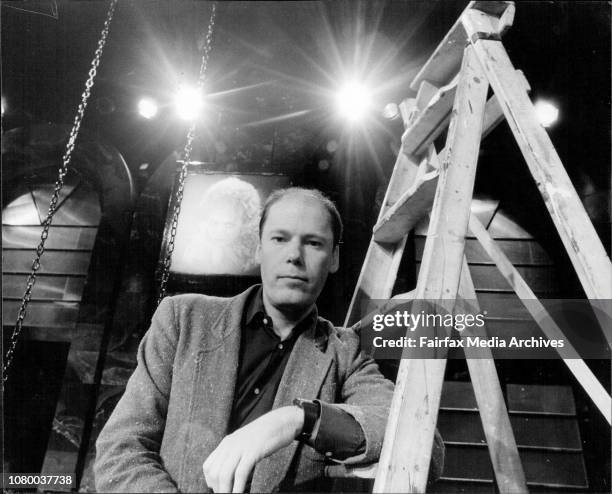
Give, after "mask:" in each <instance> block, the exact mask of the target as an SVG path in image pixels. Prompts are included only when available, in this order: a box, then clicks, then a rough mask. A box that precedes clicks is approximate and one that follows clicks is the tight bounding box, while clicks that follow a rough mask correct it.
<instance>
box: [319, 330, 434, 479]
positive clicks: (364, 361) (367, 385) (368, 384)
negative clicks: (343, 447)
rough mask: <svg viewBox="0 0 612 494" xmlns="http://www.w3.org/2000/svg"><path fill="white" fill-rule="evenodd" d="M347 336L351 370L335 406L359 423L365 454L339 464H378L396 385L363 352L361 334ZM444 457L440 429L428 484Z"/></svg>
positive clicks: (349, 332)
mask: <svg viewBox="0 0 612 494" xmlns="http://www.w3.org/2000/svg"><path fill="white" fill-rule="evenodd" d="M343 333H344V334H343V335H342V339H343V340H344V342H345V343H346V347H347V350H349V351H348V355H349V359H348V361H347V362H348V364H347V369H348V370H347V372H346V374H345V376H346V377H345V380H344V383H343V386H342V389H341V400H342V401H341V403H339V404H337V405H335V406H337V407H340V408H342V409H343V410H344V411H346V412H348V413H349V414H350V415H352V416H353V418H354V419H355V420H356V421H357V422H358V423H359V425H360V426H361V428H362V430H363V433H364V436H365V451H363V452H361V453H360V454H357V455H355V456H352V457H349V458H345V459H344V460H343V461H337V462H338V463H344V464H346V465H351V464H358V463H374V462H376V461H378V458H379V456H380V452H381V449H382V443H383V439H384V435H385V429H386V425H387V419H388V417H389V411H390V408H391V401H392V399H393V391H394V385H393V383H392V382H391V381H389V380H388V379H386V378H385V377H384V376H383V375H382V374H381V373H380V371H379V369H378V365H377V364H376V362H375V361H374V360H373V359H371V358H369V357H367V356H366V355H365V354H364V352H362V351H361V344H360V341H359V336H358V334H357V333H355V331H354V330H353V329H347V330H344V331H343ZM323 419H324V417H323V416H322V417H321V420H323ZM444 456H445V450H444V442H443V441H442V437H441V436H440V434H439V432H438V430H437V429H436V431H435V436H434V442H433V450H432V455H431V463H430V467H429V480H428V482H433V481H435V480H437V479H438V478H439V477H440V475H441V473H442V469H443V466H444Z"/></svg>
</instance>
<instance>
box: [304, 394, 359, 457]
mask: <svg viewBox="0 0 612 494" xmlns="http://www.w3.org/2000/svg"><path fill="white" fill-rule="evenodd" d="M315 401H316V402H317V403H319V405H320V407H321V413H320V415H319V419H318V420H317V422H316V424H315V426H314V429H313V434H312V436H311V438H310V441H308V443H309V444H310V445H311V446H312V447H313V448H314V449H316V450H317V451H318V452H319V453H323V454H324V455H325V456H326V457H327V458H329V459H334V460H345V459H347V458H350V457H354V456H358V455H361V454H363V453H364V452H365V449H366V438H365V434H364V432H363V429H362V428H361V425H359V422H357V420H355V418H354V417H353V416H352V415H351V414H349V413H347V412H345V411H344V410H342V408H340V407H338V406H336V405H332V404H329V403H323V402H321V401H319V400H315Z"/></svg>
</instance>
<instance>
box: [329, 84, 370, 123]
mask: <svg viewBox="0 0 612 494" xmlns="http://www.w3.org/2000/svg"><path fill="white" fill-rule="evenodd" d="M336 104H337V107H338V112H339V113H340V115H341V116H342V117H344V118H345V119H347V120H348V121H349V122H351V123H357V122H359V121H361V120H362V119H363V118H364V117H365V115H366V114H367V113H368V110H369V109H370V106H371V105H372V99H371V95H370V91H369V90H368V88H367V87H366V86H364V85H363V84H361V83H359V82H349V83H347V84H345V85H344V86H343V87H342V88H341V89H340V91H339V92H338V94H337V97H336Z"/></svg>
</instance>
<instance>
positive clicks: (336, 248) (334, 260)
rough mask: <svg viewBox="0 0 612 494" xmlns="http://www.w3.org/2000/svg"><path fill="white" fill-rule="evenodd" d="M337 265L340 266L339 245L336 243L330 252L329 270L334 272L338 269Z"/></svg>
mask: <svg viewBox="0 0 612 494" xmlns="http://www.w3.org/2000/svg"><path fill="white" fill-rule="evenodd" d="M339 267H340V246H339V245H336V246H334V250H333V252H332V261H331V264H330V266H329V272H330V273H335V272H336V271H338V268H339Z"/></svg>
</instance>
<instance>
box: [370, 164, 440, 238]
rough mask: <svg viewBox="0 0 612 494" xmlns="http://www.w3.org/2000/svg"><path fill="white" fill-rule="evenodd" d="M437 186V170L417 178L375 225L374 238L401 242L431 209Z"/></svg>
mask: <svg viewBox="0 0 612 494" xmlns="http://www.w3.org/2000/svg"><path fill="white" fill-rule="evenodd" d="M437 186H438V171H437V170H433V171H431V172H428V173H425V174H424V175H422V176H421V177H420V178H417V180H416V181H415V183H414V185H413V186H412V187H410V189H408V190H407V191H406V192H405V193H404V194H403V195H402V196H401V197H400V198H399V199H398V201H397V202H396V203H395V204H394V205H393V206H392V207H391V208H389V210H388V211H387V212H386V213H385V215H384V216H383V217H382V218H381V219H380V221H379V222H378V223H376V225H374V229H373V232H374V240H375V241H376V242H387V243H395V242H399V241H400V240H401V239H402V238H403V237H404V236H405V235H406V233H407V232H409V231H410V230H411V229H412V228H413V227H414V225H415V224H416V223H417V222H418V221H419V220H420V219H421V218H422V217H423V216H424V215H425V214H426V213H427V212H429V211H430V210H431V207H432V205H433V200H434V196H435V194H436V188H437Z"/></svg>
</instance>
